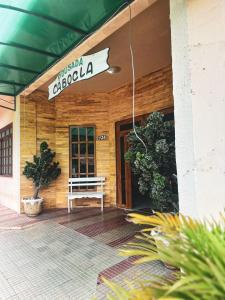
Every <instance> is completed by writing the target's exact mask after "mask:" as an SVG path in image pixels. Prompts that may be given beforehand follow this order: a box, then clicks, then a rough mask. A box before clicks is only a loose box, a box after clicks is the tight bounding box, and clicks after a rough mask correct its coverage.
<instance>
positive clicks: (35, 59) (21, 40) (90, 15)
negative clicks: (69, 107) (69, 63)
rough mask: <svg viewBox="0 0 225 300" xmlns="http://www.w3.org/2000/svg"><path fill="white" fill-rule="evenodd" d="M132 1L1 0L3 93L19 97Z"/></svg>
mask: <svg viewBox="0 0 225 300" xmlns="http://www.w3.org/2000/svg"><path fill="white" fill-rule="evenodd" d="M129 2H131V1H129V0H51V1H49V0H23V1H21V0H0V24H3V26H1V28H0V94H2V95H12V96H16V95H18V94H19V93H21V92H22V91H23V90H24V89H25V88H26V87H27V86H29V85H30V84H31V83H32V82H34V81H35V80H36V79H37V78H38V77H39V76H41V75H42V74H43V73H44V72H45V71H46V70H47V69H49V68H50V67H51V66H52V65H54V64H55V63H56V62H57V61H58V60H60V59H61V58H62V57H63V56H65V55H66V54H67V53H68V52H69V51H71V50H72V49H73V48H74V47H76V46H78V45H79V44H80V43H82V42H83V41H84V40H85V39H86V38H88V37H89V36H90V35H91V34H92V33H93V32H95V31H96V30H97V29H99V28H100V27H101V26H102V25H103V24H104V23H105V22H107V21H108V20H109V19H110V18H111V17H113V16H114V15H116V14H117V13H119V12H120V11H121V10H122V9H124V8H125V7H126V6H127V5H128V3H129Z"/></svg>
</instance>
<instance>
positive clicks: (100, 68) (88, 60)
mask: <svg viewBox="0 0 225 300" xmlns="http://www.w3.org/2000/svg"><path fill="white" fill-rule="evenodd" d="M108 56H109V48H106V49H104V50H101V51H99V52H97V53H95V54H91V55H86V56H81V57H80V58H78V59H76V60H75V61H73V62H72V63H71V64H69V65H68V66H67V67H66V68H65V69H64V70H62V71H61V72H60V73H59V74H58V76H57V78H56V79H55V80H54V81H53V82H52V83H51V84H50V85H49V87H48V92H49V96H48V100H50V99H52V98H54V97H55V96H57V95H59V94H60V93H61V92H62V91H63V90H64V89H65V88H67V87H68V86H70V85H71V84H72V83H75V82H77V81H81V80H84V79H89V78H91V77H93V76H95V75H97V74H99V73H102V72H104V71H106V70H108V69H109V64H108Z"/></svg>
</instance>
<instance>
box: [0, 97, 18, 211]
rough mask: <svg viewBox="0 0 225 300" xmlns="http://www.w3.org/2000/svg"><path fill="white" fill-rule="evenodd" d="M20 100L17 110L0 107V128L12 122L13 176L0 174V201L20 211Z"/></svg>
mask: <svg viewBox="0 0 225 300" xmlns="http://www.w3.org/2000/svg"><path fill="white" fill-rule="evenodd" d="M19 104H20V101H19V97H17V111H16V112H13V111H10V110H7V109H4V108H0V128H3V127H5V126H6V125H8V124H10V123H12V122H13V177H3V176H0V203H1V204H3V205H5V206H7V207H9V208H11V209H13V210H15V211H17V212H20V105H19Z"/></svg>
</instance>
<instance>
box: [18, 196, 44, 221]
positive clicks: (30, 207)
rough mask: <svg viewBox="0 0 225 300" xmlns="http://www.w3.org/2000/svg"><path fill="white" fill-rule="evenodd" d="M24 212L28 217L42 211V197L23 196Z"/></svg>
mask: <svg viewBox="0 0 225 300" xmlns="http://www.w3.org/2000/svg"><path fill="white" fill-rule="evenodd" d="M22 202H23V206H24V212H25V214H26V215H27V216H28V217H36V216H37V215H39V214H40V213H41V212H42V206H43V205H42V203H43V198H38V199H34V198H29V197H24V198H23V200H22Z"/></svg>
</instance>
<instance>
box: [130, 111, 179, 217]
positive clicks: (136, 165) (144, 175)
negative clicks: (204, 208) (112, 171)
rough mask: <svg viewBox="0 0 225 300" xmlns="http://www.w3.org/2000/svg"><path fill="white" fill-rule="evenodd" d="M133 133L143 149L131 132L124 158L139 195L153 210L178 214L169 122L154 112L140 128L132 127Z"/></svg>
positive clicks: (173, 146) (171, 130)
mask: <svg viewBox="0 0 225 300" xmlns="http://www.w3.org/2000/svg"><path fill="white" fill-rule="evenodd" d="M136 131H137V133H138V136H139V137H140V138H141V139H142V140H143V141H144V143H145V145H146V148H147V149H145V147H144V145H143V143H142V142H141V141H140V139H139V138H137V136H136V135H135V134H134V132H131V133H130V134H129V136H128V141H129V145H130V146H129V149H128V152H127V153H126V155H125V158H126V159H127V160H128V161H130V163H131V168H132V171H133V172H134V174H135V176H137V178H138V186H139V191H140V193H141V194H142V195H145V196H146V198H147V199H149V202H150V204H151V208H152V209H153V210H156V211H161V212H168V211H169V212H171V211H178V193H177V182H176V172H177V171H176V159H175V130H174V123H173V121H166V120H165V116H164V115H163V114H162V113H160V112H154V113H152V114H150V115H149V117H148V119H147V121H146V124H145V125H144V126H141V127H138V126H137V127H136ZM146 150H147V152H146Z"/></svg>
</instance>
